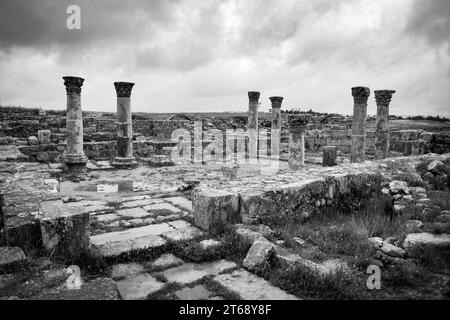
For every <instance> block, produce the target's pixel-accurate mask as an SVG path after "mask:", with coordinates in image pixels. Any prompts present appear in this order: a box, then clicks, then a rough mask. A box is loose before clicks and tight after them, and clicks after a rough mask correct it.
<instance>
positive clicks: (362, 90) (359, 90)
mask: <svg viewBox="0 0 450 320" xmlns="http://www.w3.org/2000/svg"><path fill="white" fill-rule="evenodd" d="M369 95H370V89H369V88H367V87H353V88H352V96H353V101H354V102H355V103H367V99H368V98H369Z"/></svg>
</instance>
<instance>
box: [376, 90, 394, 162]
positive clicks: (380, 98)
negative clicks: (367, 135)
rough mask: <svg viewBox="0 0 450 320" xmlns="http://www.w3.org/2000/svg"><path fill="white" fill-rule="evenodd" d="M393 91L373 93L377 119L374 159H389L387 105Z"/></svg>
mask: <svg viewBox="0 0 450 320" xmlns="http://www.w3.org/2000/svg"><path fill="white" fill-rule="evenodd" d="M394 93H395V91H394V90H377V91H375V100H376V103H377V119H376V122H375V128H376V129H375V159H385V158H389V147H390V143H389V103H390V101H391V99H392V94H394Z"/></svg>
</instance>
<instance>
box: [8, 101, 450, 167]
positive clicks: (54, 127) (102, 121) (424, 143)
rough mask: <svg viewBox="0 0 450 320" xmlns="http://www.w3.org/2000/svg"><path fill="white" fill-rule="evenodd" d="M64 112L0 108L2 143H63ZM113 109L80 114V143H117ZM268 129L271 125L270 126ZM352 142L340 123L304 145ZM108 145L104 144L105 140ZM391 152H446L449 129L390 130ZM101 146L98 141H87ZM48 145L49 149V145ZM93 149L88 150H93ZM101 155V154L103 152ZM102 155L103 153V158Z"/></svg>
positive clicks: (172, 126) (232, 122)
mask: <svg viewBox="0 0 450 320" xmlns="http://www.w3.org/2000/svg"><path fill="white" fill-rule="evenodd" d="M65 113H66V112H65V111H61V110H56V111H55V110H48V111H45V110H41V109H27V108H16V107H0V144H14V145H18V146H28V145H36V144H38V143H39V144H47V143H43V142H42V141H38V139H37V138H38V132H39V130H50V132H51V134H50V136H49V138H50V142H49V143H51V144H59V145H60V144H63V143H64V141H65V140H66V136H67V132H66V118H65ZM246 121H247V120H246V118H245V117H229V118H214V117H213V118H208V119H202V126H203V130H208V129H212V128H217V129H219V130H222V131H223V132H225V130H226V129H232V128H239V129H246ZM116 126H117V124H116V119H115V113H93V112H84V113H83V130H84V141H85V142H86V143H93V142H104V141H115V139H116ZM179 128H184V129H187V130H189V131H190V132H191V133H192V131H193V121H188V120H154V119H146V118H145V117H142V116H133V132H134V134H133V135H134V136H135V137H138V136H143V137H154V138H156V139H161V140H169V139H170V138H171V134H172V132H173V131H174V130H176V129H179ZM260 128H263V129H264V128H265V129H269V128H270V121H268V120H261V121H260ZM269 130H270V129H269ZM288 140H289V131H288V128H287V121H283V126H282V132H281V141H282V142H285V143H287V142H288ZM351 141H352V129H351V121H349V120H346V121H343V122H342V123H337V124H333V123H316V122H314V123H310V124H308V125H307V131H306V134H305V147H306V150H309V151H320V150H321V149H322V148H323V147H324V146H330V145H333V146H337V148H338V150H339V152H340V153H342V154H349V153H350V147H351ZM104 145H105V146H108V145H109V144H108V143H105V144H104ZM390 145H391V151H393V152H396V153H399V154H402V155H418V154H424V153H428V152H434V153H446V152H450V133H449V132H425V131H423V130H399V131H391V132H390ZM91 147H95V148H97V149H98V148H100V149H105V148H106V149H108V150H109V147H99V146H98V145H96V144H93V145H87V146H86V148H87V149H88V150H89V149H90V148H91ZM374 147H375V138H374V133H373V132H371V131H370V130H369V131H367V132H366V153H367V154H368V155H370V154H373V153H374ZM49 148H50V149H51V147H49ZM96 153H98V152H96V151H93V152H90V153H89V154H91V155H92V154H96ZM102 157H103V156H102ZM103 158H104V157H103Z"/></svg>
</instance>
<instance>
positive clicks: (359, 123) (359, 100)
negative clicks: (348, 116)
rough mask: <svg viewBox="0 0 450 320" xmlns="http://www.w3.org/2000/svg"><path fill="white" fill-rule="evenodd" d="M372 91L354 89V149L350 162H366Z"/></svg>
mask: <svg viewBox="0 0 450 320" xmlns="http://www.w3.org/2000/svg"><path fill="white" fill-rule="evenodd" d="M369 95H370V89H369V88H366V87H354V88H352V96H353V100H354V105H353V126H352V148H351V155H350V162H352V163H354V162H364V160H365V157H366V150H365V148H366V121H367V99H368V98H369Z"/></svg>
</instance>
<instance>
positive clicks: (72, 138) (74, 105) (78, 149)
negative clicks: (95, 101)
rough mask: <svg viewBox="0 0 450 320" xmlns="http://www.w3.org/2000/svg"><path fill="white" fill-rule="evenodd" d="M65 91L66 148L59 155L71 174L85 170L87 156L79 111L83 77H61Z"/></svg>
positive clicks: (81, 117)
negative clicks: (62, 153) (61, 154)
mask: <svg viewBox="0 0 450 320" xmlns="http://www.w3.org/2000/svg"><path fill="white" fill-rule="evenodd" d="M63 79H64V85H65V86H66V93H67V112H66V129H67V148H66V152H65V153H64V155H63V156H62V157H61V160H62V162H64V163H65V164H66V166H67V169H68V172H69V173H71V174H76V173H80V172H83V171H85V170H86V163H87V162H88V158H87V157H86V155H85V154H84V150H83V115H82V111H81V87H82V86H83V82H84V79H83V78H78V77H63Z"/></svg>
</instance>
